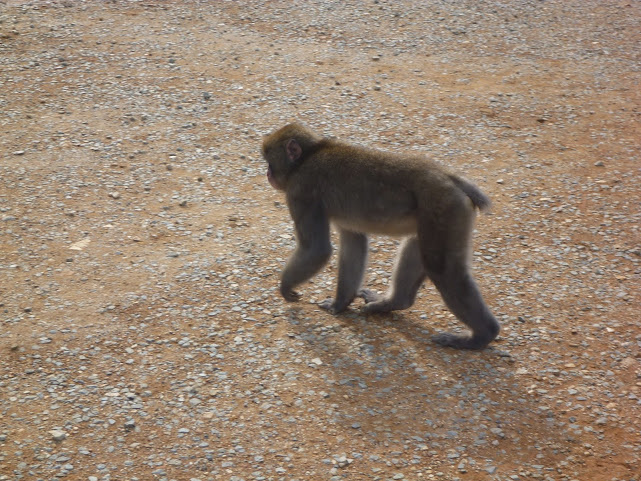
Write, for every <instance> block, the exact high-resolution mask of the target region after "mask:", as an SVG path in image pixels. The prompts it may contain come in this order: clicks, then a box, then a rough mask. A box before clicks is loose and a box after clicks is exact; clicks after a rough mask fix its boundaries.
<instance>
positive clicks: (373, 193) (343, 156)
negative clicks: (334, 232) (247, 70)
mask: <svg viewBox="0 0 641 481" xmlns="http://www.w3.org/2000/svg"><path fill="white" fill-rule="evenodd" d="M262 151H263V156H264V158H265V160H266V161H267V163H268V178H269V179H270V182H271V184H272V185H273V186H274V187H275V188H277V189H279V190H282V191H284V192H285V194H286V197H287V204H288V206H289V209H290V213H291V216H292V219H293V220H294V223H295V226H296V233H297V241H298V246H297V249H296V251H295V252H294V255H293V256H292V257H291V258H290V260H289V262H288V263H287V266H286V267H285V270H284V272H283V276H282V279H281V293H282V294H283V296H284V297H285V299H287V300H296V299H297V298H298V294H296V293H295V292H293V288H294V287H295V286H296V285H298V284H300V283H302V282H304V281H306V280H307V279H309V278H310V277H311V276H313V275H314V274H315V273H316V272H317V271H318V270H319V269H320V268H322V266H323V265H324V264H325V263H326V262H327V260H328V258H329V255H330V253H331V245H330V244H329V223H330V222H332V223H333V224H334V225H335V226H336V227H337V228H338V229H339V231H340V232H341V257H340V261H339V282H338V289H337V295H336V299H334V300H329V301H325V302H324V303H322V304H321V306H322V307H324V308H326V309H328V310H330V311H332V312H339V311H341V310H343V309H345V308H346V307H347V306H348V305H349V304H350V303H351V302H352V300H353V299H354V297H356V296H359V295H360V296H361V297H364V298H365V299H366V301H368V304H367V305H366V306H365V308H364V310H365V311H366V312H384V311H389V310H393V309H400V308H406V307H408V306H409V305H411V303H412V302H413V301H414V298H415V295H416V291H417V290H418V287H419V286H420V284H421V283H422V281H423V279H424V278H425V277H426V276H429V277H430V279H431V280H432V281H433V282H434V283H435V285H436V287H437V288H438V289H439V291H440V292H441V294H442V295H443V297H444V299H445V301H446V303H447V304H448V306H449V307H450V308H451V309H452V310H453V311H454V313H455V314H456V315H457V316H458V317H459V319H461V320H462V321H463V322H464V323H466V324H467V325H468V327H470V328H471V329H472V331H473V334H472V336H471V337H470V336H457V335H453V334H442V335H440V336H437V338H436V340H437V342H440V343H442V344H445V345H449V346H453V347H461V348H481V347H485V345H487V344H488V343H489V342H490V341H491V340H492V339H494V338H495V337H496V335H497V334H498V329H499V328H498V323H497V322H496V320H495V319H494V317H493V316H492V314H491V313H490V312H489V310H488V309H487V306H486V305H485V303H484V301H483V300H482V298H481V296H480V292H478V288H477V287H476V284H475V283H474V281H473V280H472V278H471V276H470V275H469V270H468V267H467V262H468V261H467V258H468V253H469V245H470V241H471V233H472V229H473V221H474V217H475V212H474V211H475V207H477V208H479V209H484V208H487V207H488V206H489V205H490V200H489V198H488V197H487V196H486V195H485V194H484V193H483V192H481V190H480V189H479V188H478V187H476V186H475V185H474V184H472V183H470V182H469V181H467V180H465V179H463V178H461V177H459V176H458V175H456V174H454V173H452V172H449V171H448V170H447V169H446V168H444V167H443V166H441V165H439V164H437V163H435V162H433V161H431V160H428V159H425V158H422V157H419V156H409V155H401V154H392V153H388V152H383V151H378V150H372V149H367V148H363V147H359V146H354V145H351V144H348V143H345V142H341V141H338V140H334V139H328V138H323V137H321V136H320V135H318V134H316V133H315V132H314V131H312V130H310V129H309V128H307V127H305V126H303V125H301V124H298V123H293V124H288V125H286V126H285V127H283V128H281V129H279V130H277V131H276V132H274V133H272V134H270V135H268V136H266V137H265V138H264V141H263V149H262ZM367 233H377V234H387V235H394V236H409V237H410V240H409V241H408V242H406V243H405V244H404V247H403V249H405V251H402V252H401V255H400V256H399V260H398V262H397V268H396V270H395V274H394V278H395V285H394V286H393V288H392V290H391V291H390V292H389V293H388V295H387V296H386V297H385V298H384V299H379V298H378V296H376V295H375V294H373V293H372V292H370V291H362V290H360V284H361V282H362V277H363V272H364V264H365V260H366V251H367V238H366V236H365V234H367ZM412 259H415V260H417V262H414V264H418V265H417V266H414V265H413V264H412V263H411V262H410V260H412ZM401 266H403V268H402V271H401V272H399V269H400V268H401Z"/></svg>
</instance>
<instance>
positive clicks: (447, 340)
mask: <svg viewBox="0 0 641 481" xmlns="http://www.w3.org/2000/svg"><path fill="white" fill-rule="evenodd" d="M429 277H430V279H431V280H432V282H434V285H435V286H436V288H437V289H438V290H439V292H440V293H441V296H442V297H443V300H444V301H445V304H446V305H447V307H448V308H449V309H450V311H452V313H453V314H454V315H455V316H456V317H457V318H458V319H459V320H460V321H462V322H463V323H464V324H465V325H466V326H467V327H469V328H470V330H471V331H472V335H471V336H470V335H458V334H452V333H447V332H445V333H441V334H437V335H436V336H434V337H433V338H432V339H433V340H434V342H436V343H438V344H441V345H442V346H448V347H453V348H456V349H483V348H485V347H486V346H487V345H488V344H489V343H490V342H491V341H493V340H494V339H495V338H496V336H498V334H499V330H500V326H499V323H498V322H497V320H496V319H495V317H494V316H493V315H492V313H491V312H490V310H489V308H488V307H487V305H486V304H485V301H484V300H483V297H482V296H481V292H480V290H479V288H478V286H477V285H476V282H475V281H474V279H473V278H472V275H471V274H470V272H469V270H468V268H467V265H466V264H465V263H464V262H460V263H455V264H454V265H449V266H446V269H445V272H443V273H430V274H429Z"/></svg>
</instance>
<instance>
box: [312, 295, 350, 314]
mask: <svg viewBox="0 0 641 481" xmlns="http://www.w3.org/2000/svg"><path fill="white" fill-rule="evenodd" d="M348 305H349V304H344V305H341V304H338V303H337V302H336V301H335V300H334V299H331V298H330V299H325V300H324V301H322V302H319V303H318V307H320V308H321V309H325V310H326V311H329V312H330V314H338V313H339V312H343V311H344V310H345V309H347V306H348Z"/></svg>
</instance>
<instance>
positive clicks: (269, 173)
mask: <svg viewBox="0 0 641 481" xmlns="http://www.w3.org/2000/svg"><path fill="white" fill-rule="evenodd" d="M267 180H268V181H269V184H270V185H271V186H272V187H273V188H274V189H276V190H285V188H284V187H283V186H282V185H281V184H280V183H279V182H278V181H277V180H276V177H274V174H273V172H272V166H271V165H269V164H268V165H267Z"/></svg>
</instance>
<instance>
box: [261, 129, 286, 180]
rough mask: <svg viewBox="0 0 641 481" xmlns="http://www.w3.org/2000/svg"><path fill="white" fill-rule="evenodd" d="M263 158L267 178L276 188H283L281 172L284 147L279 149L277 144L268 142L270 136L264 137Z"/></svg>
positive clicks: (282, 173) (283, 176)
mask: <svg viewBox="0 0 641 481" xmlns="http://www.w3.org/2000/svg"><path fill="white" fill-rule="evenodd" d="M262 151H263V158H264V159H265V161H266V162H267V180H268V181H269V184H270V185H271V186H272V187H273V188H274V189H276V190H282V191H284V190H285V176H286V172H283V171H284V170H285V169H283V167H284V166H283V159H282V157H283V156H284V155H285V152H284V149H282V148H281V149H279V148H278V146H277V145H274V144H273V143H270V138H269V137H266V138H265V141H264V142H263V149H262Z"/></svg>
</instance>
